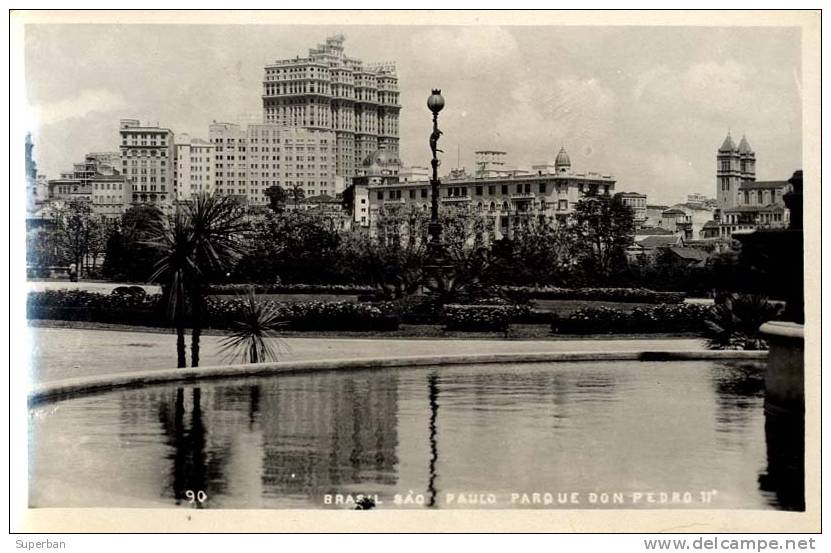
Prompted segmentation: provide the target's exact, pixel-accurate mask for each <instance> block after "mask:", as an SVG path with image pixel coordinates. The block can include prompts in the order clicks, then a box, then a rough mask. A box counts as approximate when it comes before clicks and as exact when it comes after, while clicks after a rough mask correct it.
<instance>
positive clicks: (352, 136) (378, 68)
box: [263, 35, 401, 180]
mask: <svg viewBox="0 0 831 553" xmlns="http://www.w3.org/2000/svg"><path fill="white" fill-rule="evenodd" d="M344 40H345V39H344V37H343V35H335V36H331V37H328V38H327V39H326V43H325V44H319V45H318V46H317V48H311V49H310V50H309V56H308V57H306V58H301V57H299V56H298V57H296V58H294V59H287V60H279V61H276V62H274V63H272V64H269V65H266V67H265V78H264V80H263V122H264V123H274V124H279V125H283V126H290V127H303V128H307V129H315V130H323V131H332V132H334V133H335V173H336V174H337V175H339V176H341V177H343V178H345V179H347V180H349V179H351V178H352V177H354V176H357V175H358V174H359V168H360V164H361V162H362V161H363V160H364V159H365V158H367V157H368V156H369V155H370V154H371V153H373V152H375V151H376V150H387V151H389V152H391V153H393V154H395V155H398V115H399V112H400V110H401V105H400V104H399V103H398V102H399V93H398V76H397V73H396V68H395V64H394V63H392V62H384V63H375V64H366V65H364V63H363V62H362V61H361V60H357V59H354V58H350V57H348V56H346V55H344V52H343V42H344Z"/></svg>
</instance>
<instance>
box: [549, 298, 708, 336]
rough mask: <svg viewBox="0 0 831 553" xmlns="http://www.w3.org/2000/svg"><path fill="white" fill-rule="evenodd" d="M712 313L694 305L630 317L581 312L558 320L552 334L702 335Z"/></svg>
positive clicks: (607, 312) (665, 307) (668, 306)
mask: <svg viewBox="0 0 831 553" xmlns="http://www.w3.org/2000/svg"><path fill="white" fill-rule="evenodd" d="M711 309H712V308H711V307H709V306H705V305H692V304H662V305H656V306H652V307H638V308H635V309H634V310H632V311H631V312H629V313H627V312H624V311H621V310H619V309H612V308H610V307H597V308H586V309H578V310H577V311H575V312H574V313H572V314H571V315H569V316H568V317H564V318H557V319H555V320H554V321H553V322H552V323H551V330H552V331H553V332H554V333H557V334H596V333H633V332H647V333H651V332H702V331H703V330H704V328H705V320H706V317H707V315H708V314H709V313H710V312H711Z"/></svg>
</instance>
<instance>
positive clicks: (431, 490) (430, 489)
mask: <svg viewBox="0 0 831 553" xmlns="http://www.w3.org/2000/svg"><path fill="white" fill-rule="evenodd" d="M437 380H438V377H437V376H436V375H435V374H431V375H430V376H429V377H428V378H427V383H428V398H429V400H430V481H429V482H428V483H427V493H428V497H427V506H428V507H435V506H436V461H438V460H439V448H438V443H437V442H436V419H438V416H439V386H438V382H437Z"/></svg>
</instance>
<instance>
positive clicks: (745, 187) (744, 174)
mask: <svg viewBox="0 0 831 553" xmlns="http://www.w3.org/2000/svg"><path fill="white" fill-rule="evenodd" d="M716 163H717V167H716V187H717V189H716V192H717V196H716V200H717V208H716V210H715V213H714V216H713V220H714V222H715V223H717V224H718V227H719V230H718V238H728V237H730V236H731V235H732V234H733V233H735V232H737V231H750V230H754V229H756V228H760V227H769V228H782V227H785V226H787V224H788V220H789V213H788V210H787V208H786V207H785V202H784V200H783V196H784V195H785V194H786V193H787V192H788V191H790V190H791V185H790V184H789V183H788V182H787V181H757V180H756V153H755V152H754V151H753V149H752V148H751V147H750V143H749V142H748V140H747V138H746V137H744V136H743V137H742V139H741V141H740V142H739V145H738V146H736V145H735V144H734V143H733V139H732V137H731V136H730V133H728V134H727V137H726V138H725V139H724V142H723V143H722V145H721V147H720V148H719V149H718V152H717V154H716ZM714 234H716V233H715V232H714V231H713V230H712V227H709V228H708V230H707V235H708V236H712V235H714Z"/></svg>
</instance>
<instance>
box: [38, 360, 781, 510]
mask: <svg viewBox="0 0 831 553" xmlns="http://www.w3.org/2000/svg"><path fill="white" fill-rule="evenodd" d="M762 377H763V371H762V367H761V366H760V365H758V364H755V365H754V364H747V363H740V364H725V363H714V362H709V361H708V362H671V363H664V362H635V363H632V362H597V363H558V364H533V365H528V364H522V365H500V366H496V365H488V366H478V367H476V366H473V367H471V366H466V367H441V368H418V369H408V370H385V371H369V370H367V371H353V372H328V373H318V374H304V375H290V376H283V377H270V378H260V379H247V380H231V381H215V382H210V383H202V384H199V385H198V386H193V385H187V386H183V387H177V386H172V387H157V388H145V389H140V390H128V391H119V392H111V393H108V394H105V395H100V396H94V397H87V398H78V399H73V400H67V401H63V402H59V403H55V404H48V405H43V406H39V407H37V408H34V409H32V411H31V414H30V415H31V418H30V475H31V477H30V480H29V481H30V489H29V493H30V504H31V505H32V506H33V507H70V506H75V507H77V506H85V507H164V506H175V505H181V506H183V507H203V508H354V507H355V505H354V503H352V502H353V501H355V500H356V499H358V497H357V496H358V494H362V495H370V496H372V497H373V500H376V507H377V508H411V507H412V508H430V507H432V508H455V507H461V508H471V507H472V506H474V507H476V508H569V509H575V508H673V507H674V508H740V509H770V508H774V509H776V508H787V507H788V506H787V505H782V504H781V502H780V501H779V500H778V499H777V496H776V495H775V494H773V493H771V492H767V491H763V490H761V489H760V486H759V477H760V475H764V474H765V472H766V471H767V458H766V449H765V443H766V442H765V439H766V436H765V420H764V411H763V390H764V382H763V380H762ZM199 491H202V492H204V495H201V494H200V497H202V498H204V501H203V502H201V503H200V502H199V501H198V500H196V501H194V502H193V503H190V502H189V498H190V497H191V493H189V492H192V494H193V496H196V495H197V494H198V492H199ZM534 494H537V495H534ZM604 494H606V495H604ZM408 499H409V500H411V502H409V501H407V500H408ZM604 499H605V502H604ZM341 502H343V503H342V504H341ZM474 502H475V504H474Z"/></svg>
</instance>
